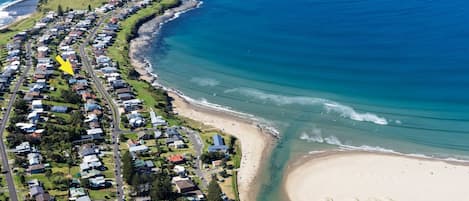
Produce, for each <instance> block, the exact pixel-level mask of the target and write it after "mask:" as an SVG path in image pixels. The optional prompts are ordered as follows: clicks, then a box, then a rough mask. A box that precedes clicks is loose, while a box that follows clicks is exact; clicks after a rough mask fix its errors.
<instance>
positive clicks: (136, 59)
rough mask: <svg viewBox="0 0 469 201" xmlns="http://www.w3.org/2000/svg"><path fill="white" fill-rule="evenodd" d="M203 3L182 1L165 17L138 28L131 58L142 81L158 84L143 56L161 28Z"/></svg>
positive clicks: (188, 0) (159, 17)
mask: <svg viewBox="0 0 469 201" xmlns="http://www.w3.org/2000/svg"><path fill="white" fill-rule="evenodd" d="M202 3H203V2H202V1H197V0H186V1H182V2H181V5H179V6H177V7H175V8H171V9H169V10H166V11H165V13H164V14H163V15H159V16H156V17H154V18H153V19H151V20H149V21H148V22H145V23H143V24H142V25H141V26H140V27H138V31H137V33H138V35H137V37H136V38H133V39H132V40H131V41H130V43H129V57H130V63H131V65H132V66H133V67H134V69H135V70H136V71H137V72H138V73H139V74H140V79H142V80H144V81H146V82H148V83H150V84H152V85H153V84H156V83H155V81H156V80H157V79H158V75H156V74H155V73H153V69H152V66H151V64H150V63H149V62H148V61H147V59H146V58H145V57H144V56H142V55H143V52H144V50H146V49H147V48H148V46H149V45H150V43H151V41H153V40H154V39H155V37H156V35H157V34H158V32H159V31H160V30H161V27H162V26H163V25H164V24H165V23H166V22H169V21H171V20H173V19H176V18H177V17H179V15H180V14H182V13H185V12H188V11H190V10H192V9H195V8H198V7H199V6H200V5H201V4H202Z"/></svg>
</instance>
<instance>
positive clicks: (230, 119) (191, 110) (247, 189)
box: [169, 92, 274, 201]
mask: <svg viewBox="0 0 469 201" xmlns="http://www.w3.org/2000/svg"><path fill="white" fill-rule="evenodd" d="M169 95H170V96H171V97H172V98H173V99H174V101H173V106H174V110H175V112H177V113H178V114H179V115H181V116H184V117H187V118H190V119H194V120H197V121H199V122H203V123H204V124H206V125H209V126H212V127H215V128H218V129H220V130H222V131H224V132H226V133H228V134H230V135H233V136H235V137H237V138H238V139H239V141H240V142H241V149H242V159H241V168H240V170H239V172H238V186H239V193H240V199H241V200H243V201H245V200H246V201H248V200H255V196H256V191H257V190H258V189H257V186H256V184H255V183H254V181H255V180H256V177H257V176H258V171H259V168H260V167H261V165H262V161H264V160H265V159H266V158H267V157H268V154H267V153H268V152H269V151H270V149H271V148H272V146H271V145H273V142H274V137H273V136H272V135H271V134H270V133H268V131H266V130H262V129H260V128H259V127H258V126H257V124H256V122H254V121H250V120H247V119H244V118H240V117H238V116H237V115H235V114H230V113H229V112H225V111H219V110H216V109H212V108H209V107H205V106H202V105H198V104H194V103H191V102H189V101H187V100H185V99H183V97H181V96H180V95H179V94H176V93H174V92H169ZM255 186H256V188H253V187H255Z"/></svg>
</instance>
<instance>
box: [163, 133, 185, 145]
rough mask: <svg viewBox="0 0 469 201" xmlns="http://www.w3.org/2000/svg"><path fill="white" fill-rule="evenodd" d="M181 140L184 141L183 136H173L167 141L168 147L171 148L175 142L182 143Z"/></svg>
mask: <svg viewBox="0 0 469 201" xmlns="http://www.w3.org/2000/svg"><path fill="white" fill-rule="evenodd" d="M181 140H182V136H180V135H173V136H172V137H170V138H167V139H166V145H168V146H169V145H170V144H174V142H176V141H181Z"/></svg>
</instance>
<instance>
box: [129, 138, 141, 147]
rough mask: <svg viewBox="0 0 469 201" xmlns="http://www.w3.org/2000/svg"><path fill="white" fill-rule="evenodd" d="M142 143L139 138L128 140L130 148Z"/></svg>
mask: <svg viewBox="0 0 469 201" xmlns="http://www.w3.org/2000/svg"><path fill="white" fill-rule="evenodd" d="M140 144H141V143H140V141H138V140H134V139H128V140H127V146H129V148H130V147H134V146H138V145H140Z"/></svg>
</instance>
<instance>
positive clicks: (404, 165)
mask: <svg viewBox="0 0 469 201" xmlns="http://www.w3.org/2000/svg"><path fill="white" fill-rule="evenodd" d="M422 172H425V173H426V174H422ZM440 175H443V176H440ZM466 177H467V178H466ZM462 178H464V179H462ZM458 179H459V181H458ZM406 180H409V181H406ZM446 180H450V181H454V182H453V183H452V184H454V185H459V186H464V185H466V184H461V182H463V181H461V180H464V181H467V182H466V183H469V161H451V160H444V159H438V158H429V157H419V156H413V155H405V154H399V153H385V152H378V151H362V150H340V149H339V150H325V151H317V152H314V153H310V154H308V155H302V156H299V157H296V158H295V159H293V160H292V162H290V163H289V165H288V166H287V168H286V169H285V174H284V177H283V182H282V187H281V190H282V194H283V196H284V200H290V201H293V200H294V201H303V200H304V201H306V200H311V199H313V200H315V199H325V198H334V200H344V199H355V198H358V197H359V198H360V199H370V198H373V199H391V198H390V197H391V195H392V199H393V200H422V199H423V200H428V199H429V197H419V196H418V195H419V192H417V191H414V188H412V185H413V186H415V185H418V186H419V189H427V191H429V192H432V193H434V195H431V197H432V198H435V199H436V200H441V199H438V198H441V197H439V196H443V195H447V194H437V193H438V192H442V191H444V192H447V191H451V192H452V190H453V191H457V192H460V191H461V190H462V189H456V188H455V187H454V188H453V186H452V188H451V189H450V187H448V184H449V183H451V182H448V181H446ZM413 181H416V182H417V183H412V184H410V185H411V186H405V185H404V186H403V185H401V184H408V183H411V182H413ZM396 182H397V183H396ZM458 182H459V183H458ZM456 183H457V184H456ZM298 184H302V185H298ZM397 184H399V185H397ZM438 184H442V185H444V186H437V185H438ZM332 186H333V187H332ZM345 186H348V187H350V186H354V188H347V187H345ZM362 186H365V189H360V188H361V187H362ZM466 186H467V185H466ZM445 187H446V188H445ZM400 188H402V189H400ZM433 188H437V189H439V191H435V190H434V189H433ZM409 189H412V190H409ZM428 189H431V190H428ZM314 190H317V192H314ZM445 190H446V191H445ZM458 190H459V191H458ZM319 192H320V193H319ZM388 192H392V193H391V194H389V195H387V194H386V193H388ZM380 193H381V194H380ZM352 195H353V197H351V196H352ZM458 195H459V196H461V194H457V193H454V192H453V194H452V195H451V196H458ZM314 196H316V197H314ZM360 196H362V197H360ZM415 196H417V197H415ZM448 196H450V195H448ZM446 198H448V199H447V200H461V199H464V198H461V197H451V198H450V197H446ZM468 198H469V197H468Z"/></svg>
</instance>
